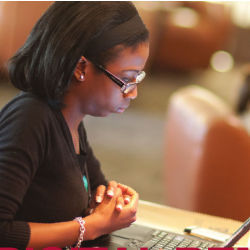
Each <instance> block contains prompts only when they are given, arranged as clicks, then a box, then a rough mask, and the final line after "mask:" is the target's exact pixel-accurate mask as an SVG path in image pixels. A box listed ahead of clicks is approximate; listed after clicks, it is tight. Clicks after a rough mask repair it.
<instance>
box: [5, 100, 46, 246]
mask: <svg viewBox="0 0 250 250" xmlns="http://www.w3.org/2000/svg"><path fill="white" fill-rule="evenodd" d="M40 105H41V104H40ZM40 105H39V104H37V105H36V103H35V104H34V103H33V104H32V105H31V104H30V103H29V102H24V103H22V102H21V103H20V102H18V103H17V105H10V106H8V107H6V108H4V109H3V111H2V112H1V113H0V247H14V248H18V249H23V248H25V247H26V246H27V244H28V242H29V238H30V228H29V225H28V223H27V222H25V221H16V220H15V214H16V213H17V211H18V209H19V207H20V206H21V204H22V201H23V199H24V196H25V194H26V192H27V189H28V188H29V185H30V183H31V181H32V178H33V177H34V176H35V173H36V170H37V168H38V166H39V165H40V161H41V159H43V157H44V154H45V153H46V152H45V149H46V141H45V140H46V139H45V138H46V130H45V127H46V126H45V124H44V121H43V119H42V114H43V113H44V110H42V109H41V107H40Z"/></svg>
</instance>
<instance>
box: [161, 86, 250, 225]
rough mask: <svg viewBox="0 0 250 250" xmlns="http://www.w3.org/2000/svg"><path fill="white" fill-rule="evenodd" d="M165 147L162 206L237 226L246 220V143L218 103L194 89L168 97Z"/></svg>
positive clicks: (249, 144) (249, 174) (249, 208)
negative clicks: (227, 220)
mask: <svg viewBox="0 0 250 250" xmlns="http://www.w3.org/2000/svg"><path fill="white" fill-rule="evenodd" d="M165 141H166V144H165V191H166V203H167V205H170V206H174V207H177V208H182V209H187V210H191V211H196V212H202V213H207V214H211V215H217V216H222V217H227V218H233V219H237V220H242V221H243V220H245V219H246V218H248V217H249V216H250V137H249V134H248V133H247V131H246V129H245V128H244V127H243V125H242V124H241V121H240V120H239V119H238V118H237V116H236V115H235V114H234V113H233V111H232V110H230V108H229V107H228V106H227V105H226V104H225V103H224V102H223V101H222V100H221V99H220V98H218V97H217V96H215V95H214V94H213V93H211V92H209V91H208V90H205V89H203V88H200V87H196V86H190V87H186V88H183V89H180V90H178V91H177V92H176V93H174V94H173V95H172V97H171V99H170V103H169V108H168V116H167V122H166V138H165Z"/></svg>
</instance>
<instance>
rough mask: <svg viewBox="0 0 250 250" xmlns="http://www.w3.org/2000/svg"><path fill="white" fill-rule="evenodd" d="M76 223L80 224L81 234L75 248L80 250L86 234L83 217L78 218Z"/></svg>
mask: <svg viewBox="0 0 250 250" xmlns="http://www.w3.org/2000/svg"><path fill="white" fill-rule="evenodd" d="M74 221H77V222H78V223H79V224H80V234H79V237H78V240H77V244H76V246H75V247H77V248H80V246H81V244H82V242H83V235H84V233H85V226H84V225H85V221H84V220H83V218H82V217H76V218H75V219H74Z"/></svg>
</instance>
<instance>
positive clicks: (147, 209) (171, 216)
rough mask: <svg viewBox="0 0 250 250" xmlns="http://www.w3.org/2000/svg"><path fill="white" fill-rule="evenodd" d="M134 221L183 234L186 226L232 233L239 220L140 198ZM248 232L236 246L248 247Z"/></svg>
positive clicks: (239, 222)
mask: <svg viewBox="0 0 250 250" xmlns="http://www.w3.org/2000/svg"><path fill="white" fill-rule="evenodd" d="M136 223H139V224H142V225H145V226H150V227H155V228H159V229H163V230H166V231H172V232H176V233H181V234H183V230H184V228H185V227H188V226H199V227H204V228H209V229H212V230H216V231H219V232H223V233H226V234H230V235H231V234H233V233H234V232H235V231H236V230H237V229H238V228H239V227H240V226H241V225H242V222H241V221H236V220H232V219H228V218H222V217H217V216H212V215H207V214H201V213H196V212H191V211H186V210H182V209H177V208H173V207H168V206H164V205H159V204H156V203H152V202H147V201H143V200H140V201H139V207H138V213H137V221H136ZM249 244H250V232H248V233H247V234H246V235H245V236H244V237H243V238H241V240H240V241H239V242H238V243H237V245H236V246H238V247H247V246H248V247H250V246H249Z"/></svg>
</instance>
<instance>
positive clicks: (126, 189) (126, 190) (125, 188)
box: [117, 183, 136, 196]
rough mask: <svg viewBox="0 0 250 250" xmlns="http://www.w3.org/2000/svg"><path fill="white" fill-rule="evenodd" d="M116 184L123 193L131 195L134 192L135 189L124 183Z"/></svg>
mask: <svg viewBox="0 0 250 250" xmlns="http://www.w3.org/2000/svg"><path fill="white" fill-rule="evenodd" d="M117 186H118V187H119V188H120V189H121V190H122V193H123V194H127V195H130V196H133V195H134V194H135V193H136V191H135V190H134V189H133V188H131V187H129V186H126V185H124V184H121V183H118V184H117Z"/></svg>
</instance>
